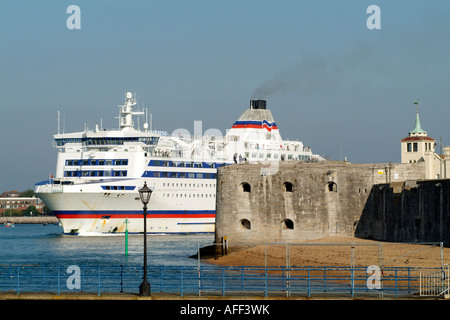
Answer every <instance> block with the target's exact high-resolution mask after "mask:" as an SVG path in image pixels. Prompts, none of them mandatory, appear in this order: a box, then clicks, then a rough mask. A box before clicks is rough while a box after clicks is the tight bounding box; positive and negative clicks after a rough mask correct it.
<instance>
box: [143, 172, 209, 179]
mask: <svg viewBox="0 0 450 320" xmlns="http://www.w3.org/2000/svg"><path fill="white" fill-rule="evenodd" d="M216 176H217V174H215V173H199V172H159V171H145V172H144V174H143V175H142V177H144V178H188V179H216Z"/></svg>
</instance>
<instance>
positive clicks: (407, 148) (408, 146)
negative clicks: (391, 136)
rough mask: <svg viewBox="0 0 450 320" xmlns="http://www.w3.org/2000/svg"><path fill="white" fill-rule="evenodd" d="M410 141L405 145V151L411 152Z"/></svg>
mask: <svg viewBox="0 0 450 320" xmlns="http://www.w3.org/2000/svg"><path fill="white" fill-rule="evenodd" d="M411 151H412V149H411V142H408V144H407V145H406V152H411Z"/></svg>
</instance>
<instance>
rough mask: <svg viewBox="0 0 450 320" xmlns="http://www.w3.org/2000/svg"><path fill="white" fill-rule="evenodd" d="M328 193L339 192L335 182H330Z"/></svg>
mask: <svg viewBox="0 0 450 320" xmlns="http://www.w3.org/2000/svg"><path fill="white" fill-rule="evenodd" d="M328 191H330V192H337V184H336V183H335V182H333V181H330V182H328Z"/></svg>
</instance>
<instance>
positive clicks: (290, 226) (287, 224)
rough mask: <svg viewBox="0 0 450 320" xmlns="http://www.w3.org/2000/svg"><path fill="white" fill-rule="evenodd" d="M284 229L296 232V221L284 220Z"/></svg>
mask: <svg viewBox="0 0 450 320" xmlns="http://www.w3.org/2000/svg"><path fill="white" fill-rule="evenodd" d="M283 229H291V230H294V221H292V220H291V219H284V220H283Z"/></svg>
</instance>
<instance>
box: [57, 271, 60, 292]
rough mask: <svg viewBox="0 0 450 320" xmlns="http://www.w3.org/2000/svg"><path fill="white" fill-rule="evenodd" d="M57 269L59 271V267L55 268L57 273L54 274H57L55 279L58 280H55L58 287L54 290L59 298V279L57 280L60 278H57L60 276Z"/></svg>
mask: <svg viewBox="0 0 450 320" xmlns="http://www.w3.org/2000/svg"><path fill="white" fill-rule="evenodd" d="M59 269H60V267H56V270H57V273H56V274H57V278H58V279H57V286H58V287H57V288H56V291H57V293H58V296H59V285H60V279H59V278H60V277H59V276H60V274H59V273H60V272H59Z"/></svg>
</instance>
